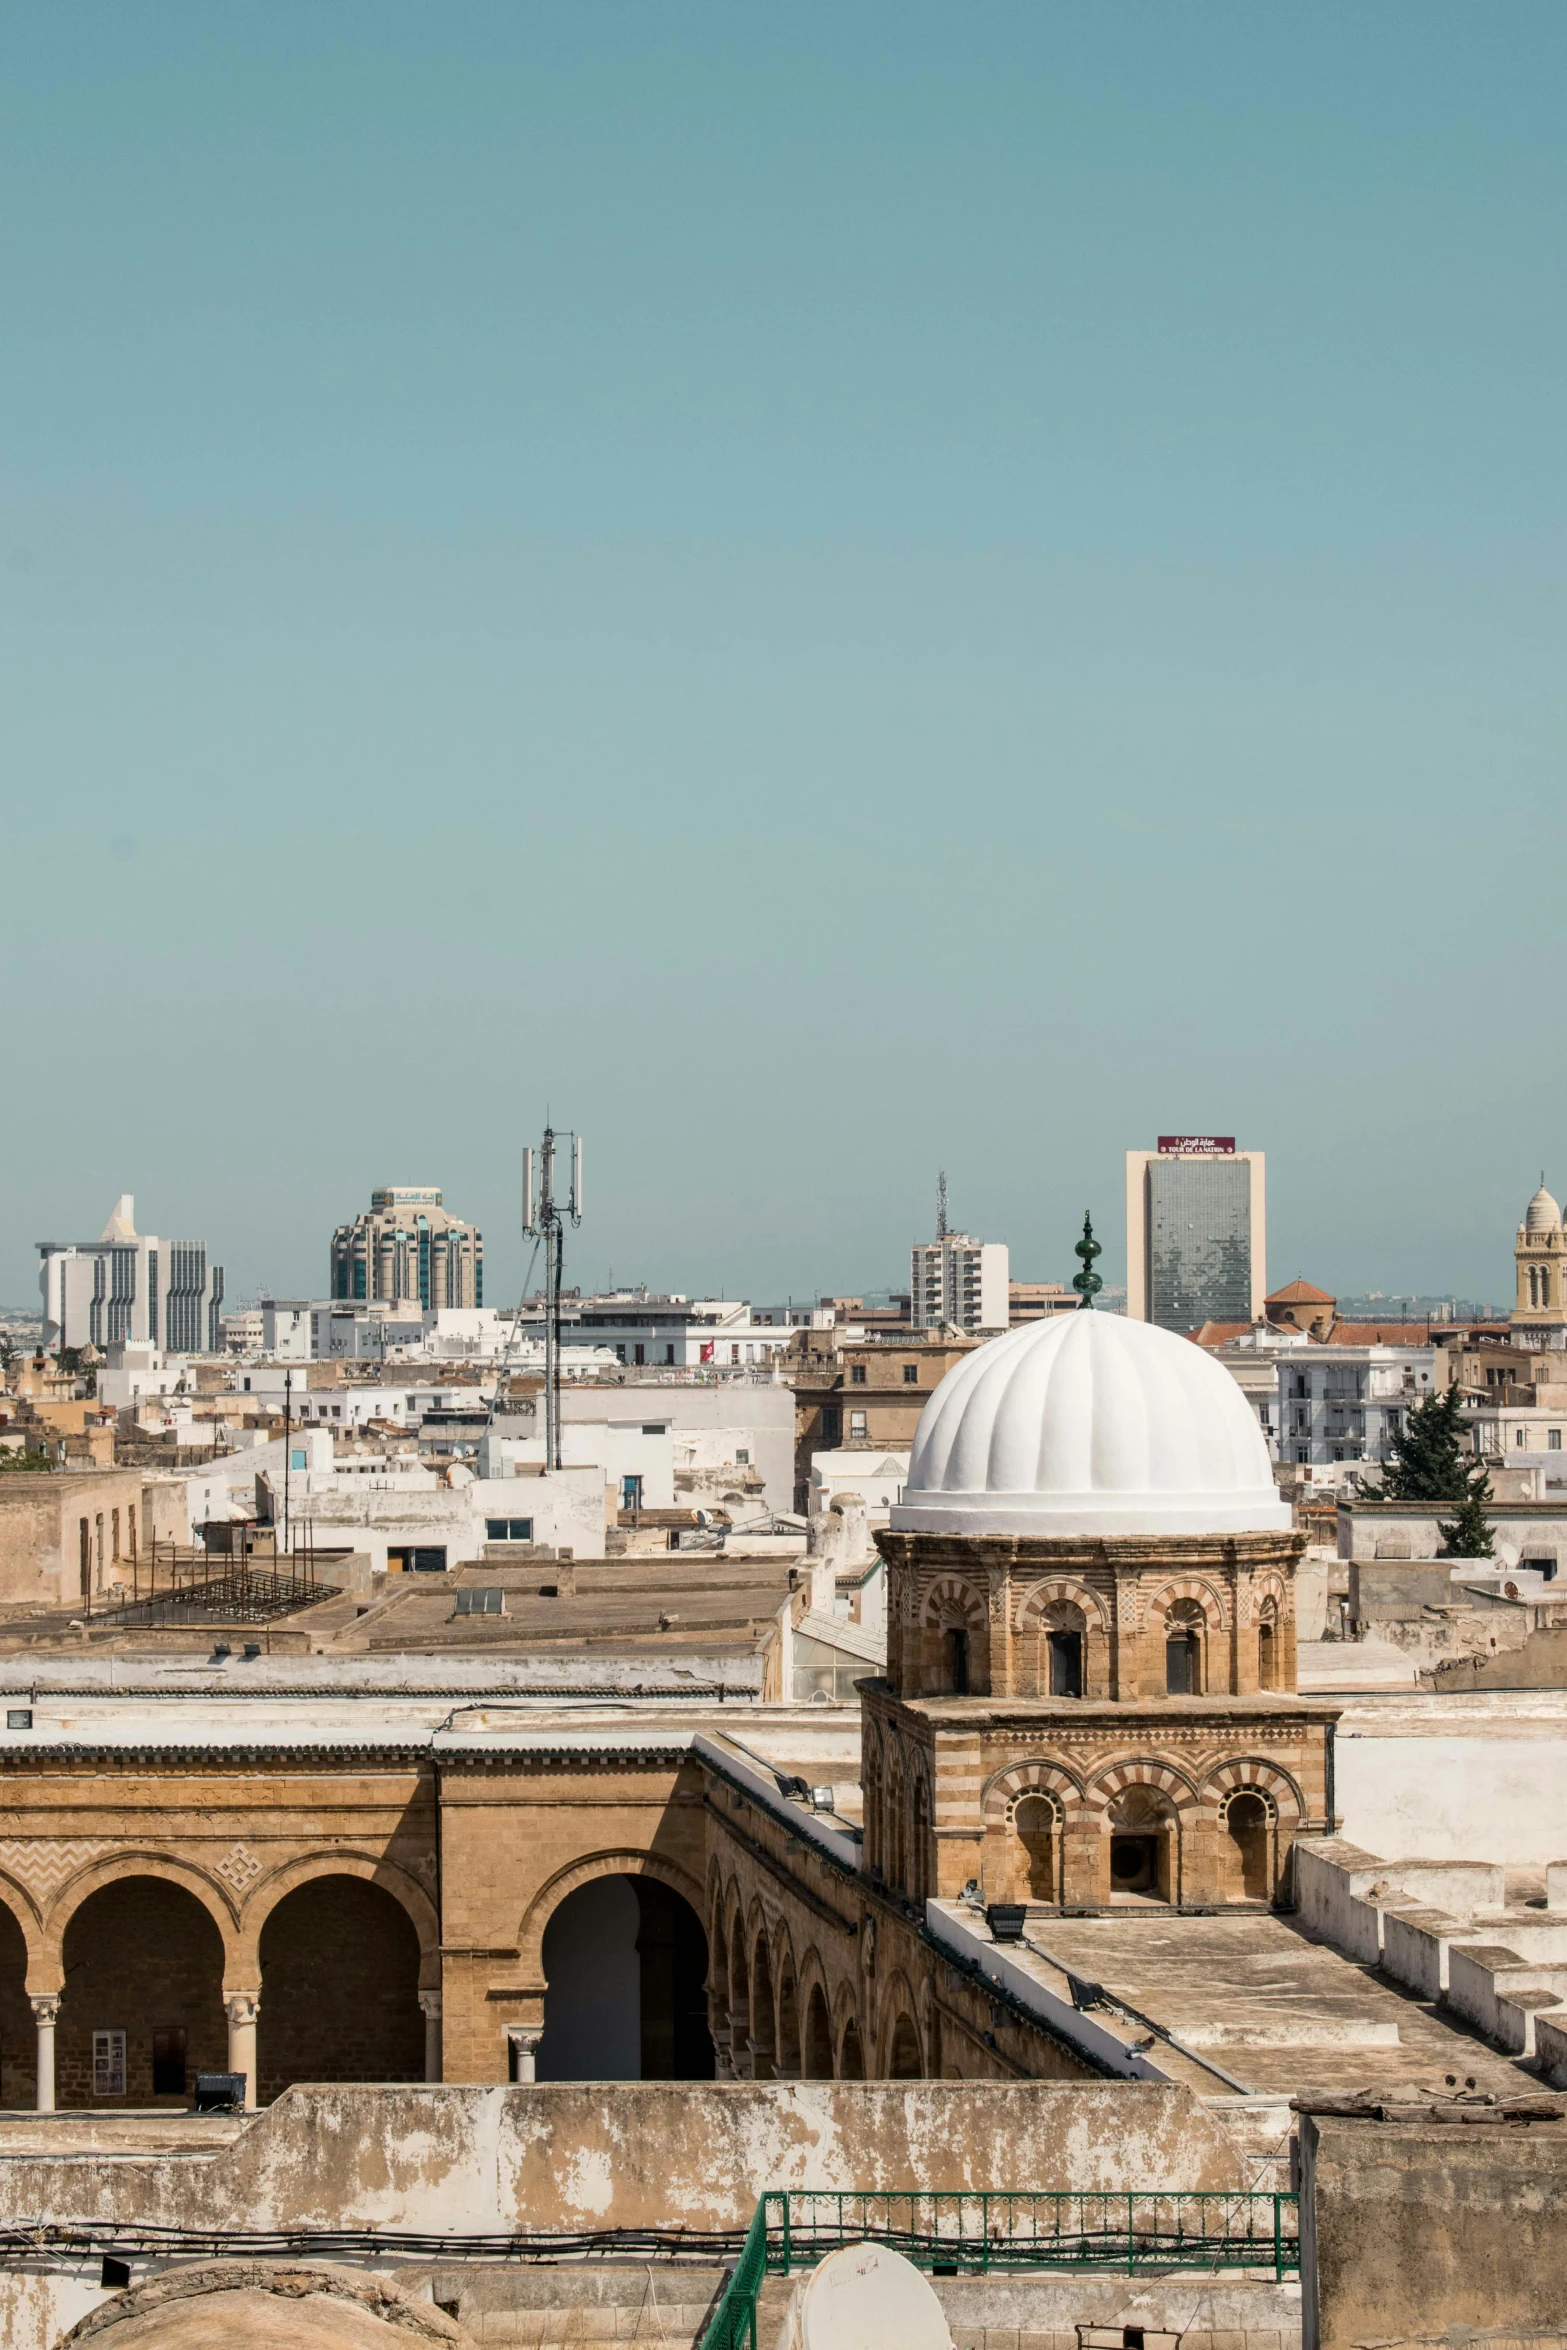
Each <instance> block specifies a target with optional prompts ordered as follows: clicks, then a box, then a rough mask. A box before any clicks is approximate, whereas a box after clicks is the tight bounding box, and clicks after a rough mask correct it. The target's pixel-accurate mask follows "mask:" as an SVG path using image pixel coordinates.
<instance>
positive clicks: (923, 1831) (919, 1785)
mask: <svg viewBox="0 0 1567 2350" xmlns="http://www.w3.org/2000/svg"><path fill="white" fill-rule="evenodd" d="M909 1814H910V1817H909V1894H910V1897H911V1898H912V1899H913V1900H915V1901H923V1900H924V1898H925V1851H926V1845H927V1843H928V1841H929V1833H930V1798H929V1796H928V1795H927V1794H926V1792H925V1781H924V1779H923V1778H920V1777H916V1779H915V1781H914V1800H913V1802H912V1803H911V1804H910V1806H909Z"/></svg>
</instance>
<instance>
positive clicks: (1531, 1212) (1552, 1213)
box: [1523, 1183, 1562, 1232]
mask: <svg viewBox="0 0 1567 2350" xmlns="http://www.w3.org/2000/svg"><path fill="white" fill-rule="evenodd" d="M1523 1228H1524V1230H1525V1232H1560V1230H1561V1228H1562V1212H1561V1209H1560V1208H1559V1207H1558V1206H1557V1205H1556V1202H1555V1201H1554V1200H1553V1199H1552V1197H1551V1195H1550V1193H1549V1192H1548V1191H1547V1190H1546V1188H1545V1186H1544V1184H1543V1183H1542V1184H1541V1186H1540V1188H1539V1190H1538V1191H1537V1192H1536V1193H1535V1195H1534V1197H1533V1199H1532V1200H1531V1201H1530V1202H1529V1205H1528V1206H1527V1208H1525V1210H1524V1218H1523Z"/></svg>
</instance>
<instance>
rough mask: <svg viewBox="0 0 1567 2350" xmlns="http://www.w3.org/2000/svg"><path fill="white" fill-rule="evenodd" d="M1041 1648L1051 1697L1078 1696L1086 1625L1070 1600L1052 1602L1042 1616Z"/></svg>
mask: <svg viewBox="0 0 1567 2350" xmlns="http://www.w3.org/2000/svg"><path fill="white" fill-rule="evenodd" d="M1044 1630H1045V1649H1046V1654H1047V1656H1048V1659H1049V1682H1048V1688H1049V1692H1050V1695H1051V1696H1052V1697H1081V1696H1082V1694H1083V1654H1084V1650H1085V1648H1086V1646H1087V1631H1088V1627H1087V1623H1086V1621H1085V1619H1084V1616H1083V1611H1082V1609H1081V1608H1080V1607H1079V1606H1078V1605H1077V1604H1076V1602H1075V1601H1074V1600H1070V1599H1053V1600H1052V1601H1051V1603H1050V1605H1049V1606H1048V1607H1047V1608H1046V1610H1045V1614H1044Z"/></svg>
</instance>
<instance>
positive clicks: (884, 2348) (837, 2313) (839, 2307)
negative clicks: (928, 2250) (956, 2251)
mask: <svg viewBox="0 0 1567 2350" xmlns="http://www.w3.org/2000/svg"><path fill="white" fill-rule="evenodd" d="M784 2339H785V2342H786V2343H787V2345H788V2350H952V2329H951V2327H950V2326H949V2325H948V2323H947V2320H946V2315H945V2313H944V2311H943V2309H942V2306H941V2303H940V2302H939V2301H938V2300H937V2298H936V2295H935V2293H934V2291H933V2290H932V2288H931V2284H930V2280H929V2278H928V2277H923V2276H921V2274H920V2272H919V2270H918V2269H917V2268H916V2267H915V2266H914V2264H913V2262H912V2261H909V2260H905V2259H904V2257H903V2254H902V2253H901V2252H894V2251H893V2249H892V2247H891V2246H890V2245H888V2244H845V2245H844V2246H843V2247H842V2248H841V2250H839V2251H837V2252H830V2253H829V2254H828V2255H827V2258H826V2259H825V2260H824V2261H823V2262H822V2263H821V2265H820V2267H819V2268H813V2269H812V2270H811V2271H810V2272H809V2274H808V2275H806V2276H804V2277H802V2278H801V2280H800V2283H799V2285H798V2286H797V2287H796V2289H795V2294H794V2298H793V2300H792V2301H791V2303H790V2305H789V2322H788V2325H787V2327H786V2328H785V2333H784Z"/></svg>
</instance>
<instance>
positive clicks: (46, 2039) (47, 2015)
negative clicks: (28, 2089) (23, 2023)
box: [28, 1991, 60, 2113]
mask: <svg viewBox="0 0 1567 2350" xmlns="http://www.w3.org/2000/svg"><path fill="white" fill-rule="evenodd" d="M28 2005H29V2007H31V2009H32V2011H33V2023H34V2025H35V2027H36V2029H37V2033H38V2110H39V2112H40V2113H53V2111H54V2027H55V2025H56V2023H57V2022H58V2020H59V2015H60V1995H59V1993H58V1992H57V1991H49V1992H45V1993H43V1994H42V1995H41V1996H40V1997H37V1998H32V1999H29V2001H28Z"/></svg>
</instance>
